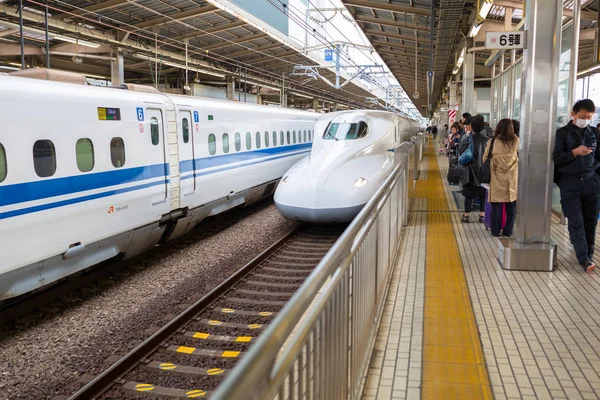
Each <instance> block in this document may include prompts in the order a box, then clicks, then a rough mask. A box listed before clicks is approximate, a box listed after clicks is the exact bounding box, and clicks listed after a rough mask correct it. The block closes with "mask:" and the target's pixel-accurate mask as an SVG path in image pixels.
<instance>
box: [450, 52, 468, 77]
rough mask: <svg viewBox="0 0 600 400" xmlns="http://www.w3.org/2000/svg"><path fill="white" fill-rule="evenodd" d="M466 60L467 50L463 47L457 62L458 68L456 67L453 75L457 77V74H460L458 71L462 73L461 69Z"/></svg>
mask: <svg viewBox="0 0 600 400" xmlns="http://www.w3.org/2000/svg"><path fill="white" fill-rule="evenodd" d="M464 60H465V48H464V47H463V48H462V50H461V52H460V56H459V57H458V60H457V61H456V67H454V70H453V71H452V75H456V73H458V71H460V67H462V63H463V61H464Z"/></svg>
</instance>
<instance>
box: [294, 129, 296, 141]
mask: <svg viewBox="0 0 600 400" xmlns="http://www.w3.org/2000/svg"><path fill="white" fill-rule="evenodd" d="M294 143H296V131H294Z"/></svg>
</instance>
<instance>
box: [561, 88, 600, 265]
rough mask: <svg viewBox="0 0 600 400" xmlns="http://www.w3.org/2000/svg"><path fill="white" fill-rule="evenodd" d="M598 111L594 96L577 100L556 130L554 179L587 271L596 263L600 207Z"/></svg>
mask: <svg viewBox="0 0 600 400" xmlns="http://www.w3.org/2000/svg"><path fill="white" fill-rule="evenodd" d="M595 111H596V106H595V105H594V102H593V101H592V100H589V99H585V100H579V101H578V102H577V103H575V105H574V106H573V113H572V115H573V120H572V121H569V123H568V124H567V125H566V126H563V127H562V128H560V129H558V131H557V132H556V143H555V145H554V153H553V158H554V181H555V182H556V183H557V184H558V187H559V188H560V203H561V206H562V209H563V213H564V215H565V217H567V220H568V224H569V236H570V238H571V244H572V245H573V248H574V249H575V254H576V256H577V261H579V264H580V265H581V266H582V267H583V270H584V271H586V272H591V271H592V270H593V269H594V268H595V267H596V265H595V264H594V261H592V256H593V254H594V241H595V238H596V226H597V224H598V211H599V209H600V208H599V203H600V176H598V172H599V170H600V150H599V149H598V141H599V139H600V137H599V136H600V134H599V133H598V129H596V128H594V127H592V126H590V122H591V121H592V118H593V116H594V112H595Z"/></svg>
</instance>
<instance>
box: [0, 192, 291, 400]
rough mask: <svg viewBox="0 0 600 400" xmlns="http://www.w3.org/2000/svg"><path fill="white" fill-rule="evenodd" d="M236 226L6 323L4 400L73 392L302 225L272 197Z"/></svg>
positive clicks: (1, 350)
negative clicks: (14, 322) (282, 211)
mask: <svg viewBox="0 0 600 400" xmlns="http://www.w3.org/2000/svg"><path fill="white" fill-rule="evenodd" d="M255 207H257V212H255V213H253V214H252V215H250V216H248V217H246V218H244V219H243V220H241V221H239V222H237V223H236V224H234V225H232V226H230V227H229V228H227V229H225V230H224V231H221V232H219V233H216V234H215V235H213V236H210V237H206V238H203V239H200V240H198V241H197V242H195V243H192V244H190V245H188V246H176V247H173V248H172V251H169V253H170V254H169V255H168V256H166V255H165V256H158V257H150V260H147V259H143V264H144V265H145V267H144V268H142V269H138V270H137V271H134V272H132V273H130V274H124V275H125V276H121V277H118V278H107V279H104V280H103V281H102V282H100V283H99V286H100V288H99V289H98V290H93V291H92V292H93V294H92V295H89V296H87V298H85V300H82V299H81V293H79V294H77V293H73V294H70V295H69V296H67V297H66V298H64V299H61V300H62V301H60V302H53V303H50V304H49V305H48V307H46V308H45V310H43V311H42V312H36V313H33V314H31V315H28V316H26V317H25V318H22V319H21V320H20V321H19V324H17V325H14V326H4V327H2V328H1V330H0V366H1V368H0V374H1V376H0V399H2V400H4V399H7V400H8V399H11V400H13V399H51V398H52V397H54V396H57V395H67V396H68V395H70V394H72V393H73V392H75V391H76V390H77V389H78V388H79V387H80V386H81V385H82V384H81V382H79V379H80V378H81V376H82V375H83V374H89V373H91V374H97V373H99V372H100V371H101V370H102V369H104V368H105V367H107V366H108V363H107V362H106V360H107V358H109V357H111V356H121V355H124V354H125V353H126V352H128V351H129V350H131V349H132V348H133V347H134V346H135V345H136V344H138V343H139V342H140V341H142V340H144V339H146V338H147V337H148V336H149V331H148V329H149V328H153V327H159V326H162V325H164V324H165V323H166V322H168V320H169V318H170V317H171V316H173V315H174V314H177V313H179V312H180V311H181V310H180V305H181V304H182V303H191V302H193V300H195V299H197V298H199V297H200V296H201V295H204V294H206V293H207V292H208V291H209V290H211V289H212V288H213V287H215V286H216V285H217V284H218V283H220V282H221V281H223V280H225V279H226V278H227V277H229V275H231V274H232V273H233V272H235V271H236V270H237V269H239V268H240V267H242V266H243V265H244V264H246V263H247V262H248V261H250V260H251V259H252V258H254V257H255V256H256V255H258V254H259V253H260V252H262V251H263V250H265V249H266V248H267V247H269V246H270V245H271V244H272V243H273V242H275V241H276V240H277V239H279V238H281V237H282V236H283V235H284V234H286V233H287V232H289V231H290V230H291V229H292V228H293V227H294V226H295V224H294V223H293V222H289V221H286V220H284V219H283V218H282V217H281V216H280V215H279V214H278V213H277V210H276V209H275V206H274V205H272V203H267V204H263V205H259V206H255Z"/></svg>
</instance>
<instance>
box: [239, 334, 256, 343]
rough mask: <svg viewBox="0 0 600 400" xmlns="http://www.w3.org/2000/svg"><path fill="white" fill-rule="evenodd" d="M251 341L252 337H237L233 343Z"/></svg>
mask: <svg viewBox="0 0 600 400" xmlns="http://www.w3.org/2000/svg"><path fill="white" fill-rule="evenodd" d="M251 340H252V336H238V337H237V338H236V339H235V341H236V342H241V343H248V342H249V341H251Z"/></svg>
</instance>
